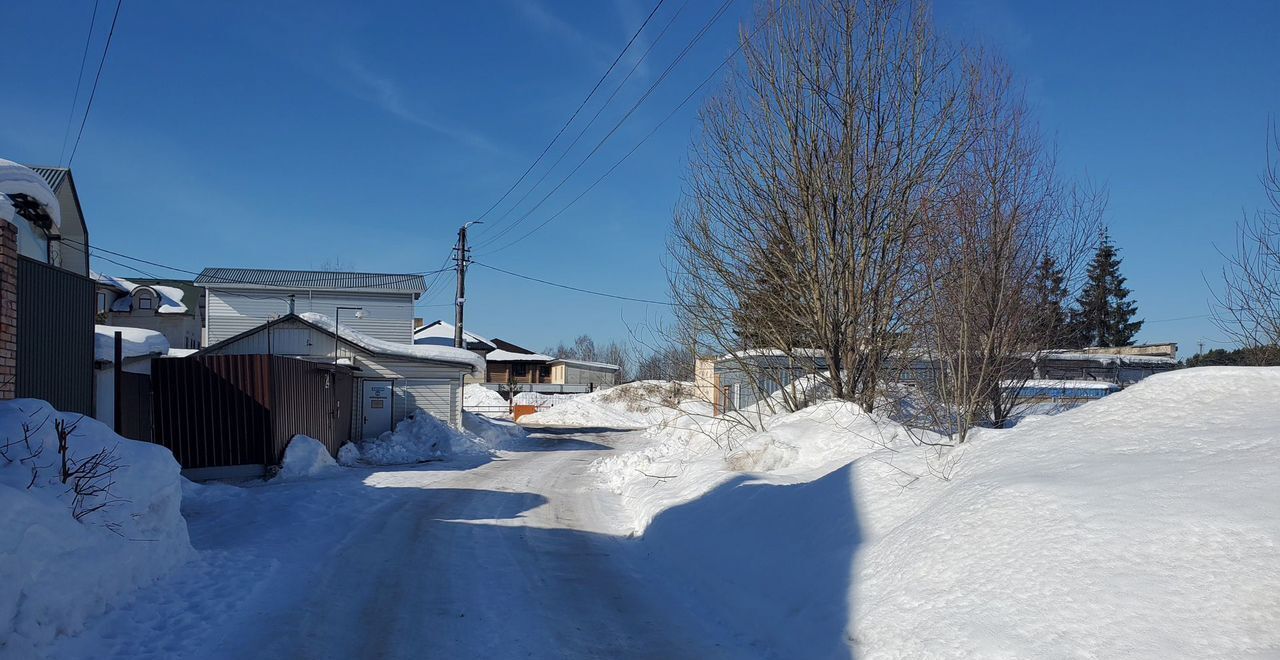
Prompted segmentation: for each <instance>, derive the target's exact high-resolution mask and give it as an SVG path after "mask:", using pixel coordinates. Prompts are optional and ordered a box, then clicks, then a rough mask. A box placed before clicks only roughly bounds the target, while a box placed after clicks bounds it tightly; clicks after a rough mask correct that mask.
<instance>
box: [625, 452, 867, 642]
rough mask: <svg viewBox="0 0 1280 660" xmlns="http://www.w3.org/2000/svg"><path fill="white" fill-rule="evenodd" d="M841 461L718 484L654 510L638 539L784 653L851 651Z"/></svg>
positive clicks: (710, 602) (714, 607) (707, 599)
mask: <svg viewBox="0 0 1280 660" xmlns="http://www.w3.org/2000/svg"><path fill="white" fill-rule="evenodd" d="M851 469H852V468H851V466H845V467H843V468H841V469H839V470H836V471H834V472H832V473H830V474H828V475H826V476H824V477H822V478H819V479H817V480H815V481H811V482H808V483H800V484H781V485H779V484H765V483H758V482H754V483H753V478H752V477H751V476H746V475H744V476H741V477H738V478H735V479H733V480H731V481H728V482H726V483H724V484H722V485H720V486H719V487H717V488H715V489H714V490H712V491H711V492H709V493H707V494H706V495H703V496H702V497H700V498H698V499H696V500H693V501H692V502H689V503H687V504H684V505H681V506H677V507H674V508H671V509H668V510H666V511H664V512H662V513H661V514H659V515H658V517H657V518H655V519H654V520H653V522H652V523H650V525H649V527H648V528H647V529H646V530H645V532H644V535H643V537H641V538H640V540H639V545H640V546H641V547H642V548H643V549H644V552H645V553H646V554H647V556H648V557H649V558H651V559H652V560H654V561H657V562H661V563H663V564H665V565H666V566H668V567H669V568H670V575H672V577H673V578H675V579H676V580H684V581H687V582H686V584H687V585H688V587H689V588H692V589H694V590H696V591H697V592H698V593H699V594H700V596H701V597H702V600H703V602H704V603H705V604H706V606H707V607H708V612H707V615H708V616H719V617H723V618H724V619H726V620H727V621H728V622H729V623H730V624H732V625H735V626H737V627H738V628H739V629H740V630H743V631H745V632H747V634H750V635H753V636H754V639H755V644H756V645H758V646H759V647H760V648H763V649H768V650H769V651H770V652H771V653H773V654H776V655H778V656H780V657H785V658H801V657H803V658H852V657H854V655H855V654H854V648H853V646H852V644H851V640H850V635H849V632H848V631H847V630H846V628H847V626H848V619H849V614H850V611H851V604H850V602H849V598H850V589H851V587H852V575H853V573H852V572H853V560H854V553H855V552H856V551H857V549H858V545H859V544H860V543H861V539H862V532H861V526H860V525H859V523H858V514H857V510H856V507H855V505H856V502H855V500H854V496H853V492H852V480H851Z"/></svg>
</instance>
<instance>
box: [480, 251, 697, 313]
mask: <svg viewBox="0 0 1280 660" xmlns="http://www.w3.org/2000/svg"><path fill="white" fill-rule="evenodd" d="M471 265H473V266H480V267H482V268H488V269H489V270H496V271H498V272H499V273H505V274H507V275H510V276H512V277H518V278H520V279H522V280H529V281H531V282H537V283H539V284H546V285H547V286H554V287H556V288H560V289H568V290H569V291H577V292H578V293H588V294H591V295H593V296H603V297H605V298H614V299H617V300H629V301H631V302H639V303H649V304H651V305H666V306H667V307H675V303H670V302H664V301H662V300H649V299H646V298H632V297H631V296H619V295H617V294H613V293H605V292H603V291H592V290H591V289H583V288H580V287H576V286H570V285H568V284H560V283H558V282H550V281H547V280H543V279H539V278H536V277H532V276H529V275H521V274H520V273H513V272H511V271H509V270H505V269H502V268H498V267H497V266H490V265H489V264H485V263H480V262H479V261H472V262H471Z"/></svg>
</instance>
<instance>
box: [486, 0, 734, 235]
mask: <svg viewBox="0 0 1280 660" xmlns="http://www.w3.org/2000/svg"><path fill="white" fill-rule="evenodd" d="M731 2H733V0H724V2H723V3H721V5H720V7H719V8H718V9H717V10H716V12H715V13H714V14H713V15H712V16H711V18H710V19H709V20H708V21H707V22H706V23H705V24H704V25H703V26H702V28H701V29H700V30H699V31H698V32H697V34H695V35H694V36H693V39H691V40H690V41H689V43H688V44H686V45H685V47H684V49H683V50H681V51H680V53H679V54H678V55H676V58H675V59H674V60H672V61H671V63H670V64H668V65H667V68H666V69H664V70H663V71H662V73H661V74H660V75H659V76H658V78H657V80H655V81H654V82H653V84H651V85H649V87H648V89H646V90H645V92H644V94H642V95H641V96H640V98H639V99H636V102H635V103H633V104H632V105H631V107H630V108H629V109H627V111H626V113H624V114H623V115H622V117H621V118H620V119H618V121H617V123H615V124H614V125H613V128H611V129H609V132H608V133H606V134H605V136H604V137H602V138H600V141H599V142H597V143H596V145H595V147H593V148H592V149H591V151H590V152H588V153H587V155H586V156H583V158H582V160H580V161H578V164H577V165H576V166H574V168H573V169H572V170H571V171H570V172H569V173H568V174H566V175H565V176H564V177H563V178H562V179H560V182H559V183H557V184H556V185H555V187H554V188H552V189H551V190H550V191H548V192H547V194H545V195H543V196H542V198H541V199H539V200H538V201H537V203H535V204H534V205H533V206H532V207H531V208H529V210H527V211H525V212H524V213H523V214H522V215H521V216H520V217H518V218H516V220H515V222H512V223H511V224H509V225H507V226H506V227H504V228H503V229H502V230H501V231H499V232H498V233H497V234H494V235H493V236H489V237H487V238H486V239H485V240H484V241H481V242H480V243H478V244H477V245H476V247H477V248H482V247H486V246H488V245H491V244H493V243H494V242H496V241H497V240H499V239H500V238H502V237H503V236H504V235H506V234H507V233H508V232H510V231H511V230H512V229H514V228H515V227H516V226H517V225H519V224H520V223H521V222H523V221H524V220H525V219H526V218H528V217H529V216H530V215H532V214H533V212H534V211H536V210H538V208H539V207H541V206H542V205H543V204H544V203H545V202H546V201H547V200H548V199H550V198H551V196H552V195H554V194H555V193H556V192H557V191H558V190H560V188H561V187H563V186H564V184H565V183H567V182H568V181H569V179H570V178H572V177H573V175H575V174H577V173H578V170H580V169H582V166H583V165H585V164H586V162H587V161H588V160H590V159H591V157H592V156H594V155H595V154H596V152H598V151H600V148H601V147H603V146H604V144H605V143H606V142H608V141H609V138H611V137H613V136H614V134H616V133H617V132H618V130H619V129H620V128H622V126H623V124H625V123H626V122H627V120H628V119H630V118H631V115H633V114H635V111H636V110H637V109H639V107H640V106H641V105H642V104H643V103H644V102H645V101H646V100H647V99H648V98H649V96H651V95H652V94H653V92H654V91H655V90H656V89H657V88H658V86H659V85H661V84H662V82H663V81H664V80H666V78H667V76H669V75H671V72H672V71H674V70H675V68H676V66H677V65H679V64H680V62H681V61H683V60H684V58H685V56H686V55H688V54H689V51H690V50H691V49H692V48H693V47H694V46H695V45H697V43H698V42H699V41H701V40H702V38H703V37H704V36H706V33H707V32H708V31H709V30H710V29H711V26H712V25H714V24H715V22H716V21H718V20H719V19H720V17H721V16H723V15H724V13H725V10H727V9H728V8H729V4H730V3H731Z"/></svg>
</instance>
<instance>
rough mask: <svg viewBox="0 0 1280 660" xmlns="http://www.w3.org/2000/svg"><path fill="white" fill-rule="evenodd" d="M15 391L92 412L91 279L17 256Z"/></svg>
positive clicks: (68, 409)
mask: <svg viewBox="0 0 1280 660" xmlns="http://www.w3.org/2000/svg"><path fill="white" fill-rule="evenodd" d="M17 285H18V328H17V330H18V346H19V349H18V355H17V358H18V359H17V365H16V371H17V373H16V374H15V379H14V392H15V394H16V395H17V396H18V397H29V398H33V399H44V400H45V401H48V402H49V404H50V405H52V406H53V407H54V408H56V409H58V410H61V411H63V412H78V413H83V414H85V415H92V414H93V315H94V308H93V304H94V296H93V290H94V285H93V280H90V279H89V278H87V277H85V276H83V275H78V274H76V273H73V272H71V271H67V270H63V269H61V268H58V267H56V266H50V265H48V264H45V263H41V262H39V261H36V260H34V259H29V258H27V257H19V258H18V282H17Z"/></svg>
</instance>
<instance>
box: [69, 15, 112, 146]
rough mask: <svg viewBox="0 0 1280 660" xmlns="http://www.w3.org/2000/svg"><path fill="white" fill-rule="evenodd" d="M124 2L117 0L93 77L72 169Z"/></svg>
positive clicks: (78, 133)
mask: <svg viewBox="0 0 1280 660" xmlns="http://www.w3.org/2000/svg"><path fill="white" fill-rule="evenodd" d="M123 3H124V0H116V11H115V13H114V14H112V15H111V29H110V30H109V31H108V32H107V43H106V45H105V46H103V47H102V57H101V58H100V59H99V60H98V73H97V74H95V75H94V76H93V87H92V88H90V90H89V102H88V103H87V104H86V105H85V106H84V117H83V118H82V119H81V120H80V131H79V132H77V133H76V142H75V144H74V145H72V147H71V156H70V157H69V158H67V167H71V163H72V161H74V160H75V159H76V149H79V148H80V138H81V137H83V136H84V125H85V123H86V122H88V121H89V111H90V110H91V109H93V97H94V96H96V95H97V93H98V81H99V80H100V79H101V78H102V66H103V65H104V64H106V63H107V52H108V51H110V50H111V36H112V35H114V34H115V33H116V19H118V18H120V5H121V4H123Z"/></svg>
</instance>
